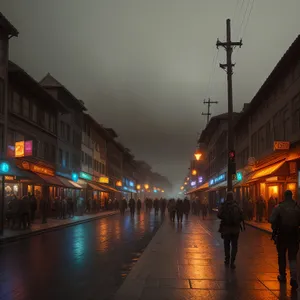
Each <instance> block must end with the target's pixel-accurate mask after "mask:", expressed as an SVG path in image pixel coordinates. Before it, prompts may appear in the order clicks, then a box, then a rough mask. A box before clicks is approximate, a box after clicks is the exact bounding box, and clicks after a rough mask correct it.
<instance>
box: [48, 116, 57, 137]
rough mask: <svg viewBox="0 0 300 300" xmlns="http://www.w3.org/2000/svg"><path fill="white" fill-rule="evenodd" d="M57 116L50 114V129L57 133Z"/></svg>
mask: <svg viewBox="0 0 300 300" xmlns="http://www.w3.org/2000/svg"><path fill="white" fill-rule="evenodd" d="M55 124H56V118H55V116H53V115H50V116H49V130H50V131H51V132H53V133H55Z"/></svg>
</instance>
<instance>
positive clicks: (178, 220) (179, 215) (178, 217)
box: [176, 199, 183, 223]
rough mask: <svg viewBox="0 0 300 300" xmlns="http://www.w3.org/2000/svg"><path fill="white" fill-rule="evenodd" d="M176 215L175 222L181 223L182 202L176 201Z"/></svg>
mask: <svg viewBox="0 0 300 300" xmlns="http://www.w3.org/2000/svg"><path fill="white" fill-rule="evenodd" d="M176 214H177V222H178V223H179V222H181V223H182V219H183V201H182V200H181V199H177V202H176Z"/></svg>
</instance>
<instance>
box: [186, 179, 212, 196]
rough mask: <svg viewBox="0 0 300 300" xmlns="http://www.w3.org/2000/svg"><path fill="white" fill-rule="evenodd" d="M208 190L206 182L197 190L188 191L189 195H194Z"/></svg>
mask: <svg viewBox="0 0 300 300" xmlns="http://www.w3.org/2000/svg"><path fill="white" fill-rule="evenodd" d="M206 189H208V182H206V183H204V184H202V185H200V186H198V187H197V188H195V189H192V190H190V191H188V192H187V194H188V195H189V194H192V193H195V192H200V191H204V190H206Z"/></svg>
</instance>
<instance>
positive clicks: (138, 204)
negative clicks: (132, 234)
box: [136, 198, 142, 215]
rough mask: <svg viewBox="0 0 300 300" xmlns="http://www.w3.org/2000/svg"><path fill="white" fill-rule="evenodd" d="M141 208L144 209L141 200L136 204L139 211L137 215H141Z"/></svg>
mask: <svg viewBox="0 0 300 300" xmlns="http://www.w3.org/2000/svg"><path fill="white" fill-rule="evenodd" d="M141 207H142V202H141V199H140V198H139V199H138V201H137V203H136V209H137V214H138V215H139V214H140V213H141Z"/></svg>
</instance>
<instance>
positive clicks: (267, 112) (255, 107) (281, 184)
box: [235, 36, 300, 217]
mask: <svg viewBox="0 0 300 300" xmlns="http://www.w3.org/2000/svg"><path fill="white" fill-rule="evenodd" d="M299 53H300V36H298V37H297V38H296V40H295V41H294V43H293V44H292V45H291V46H290V48H289V49H288V50H287V52H286V53H285V54H284V55H283V57H282V58H281V59H280V61H279V62H278V64H277V65H276V66H275V68H274V69H273V71H272V72H271V74H270V75H269V76H268V78H267V79H266V81H265V82H264V84H263V85H262V87H261V88H260V89H259V91H258V92H257V94H256V95H255V96H254V98H253V99H252V101H251V103H249V104H248V105H247V106H246V107H245V109H244V110H243V112H242V113H241V115H240V118H239V120H238V121H237V123H236V125H235V136H236V143H235V144H236V156H237V165H238V167H239V168H244V177H245V183H246V185H245V186H244V188H243V189H242V190H243V193H244V194H247V195H249V196H250V197H251V198H252V199H253V200H257V199H258V198H259V197H262V198H263V199H264V200H265V201H266V202H267V201H268V199H270V198H271V197H273V198H275V199H276V201H277V202H278V201H280V200H281V199H282V197H283V191H284V190H285V189H290V190H292V192H293V193H294V196H295V197H298V195H299V194H298V195H297V178H299V176H298V174H297V169H298V167H297V164H299V156H300V150H299V142H300V60H299V58H300V54H299ZM298 188H299V187H298ZM266 217H268V213H267V212H266Z"/></svg>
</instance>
